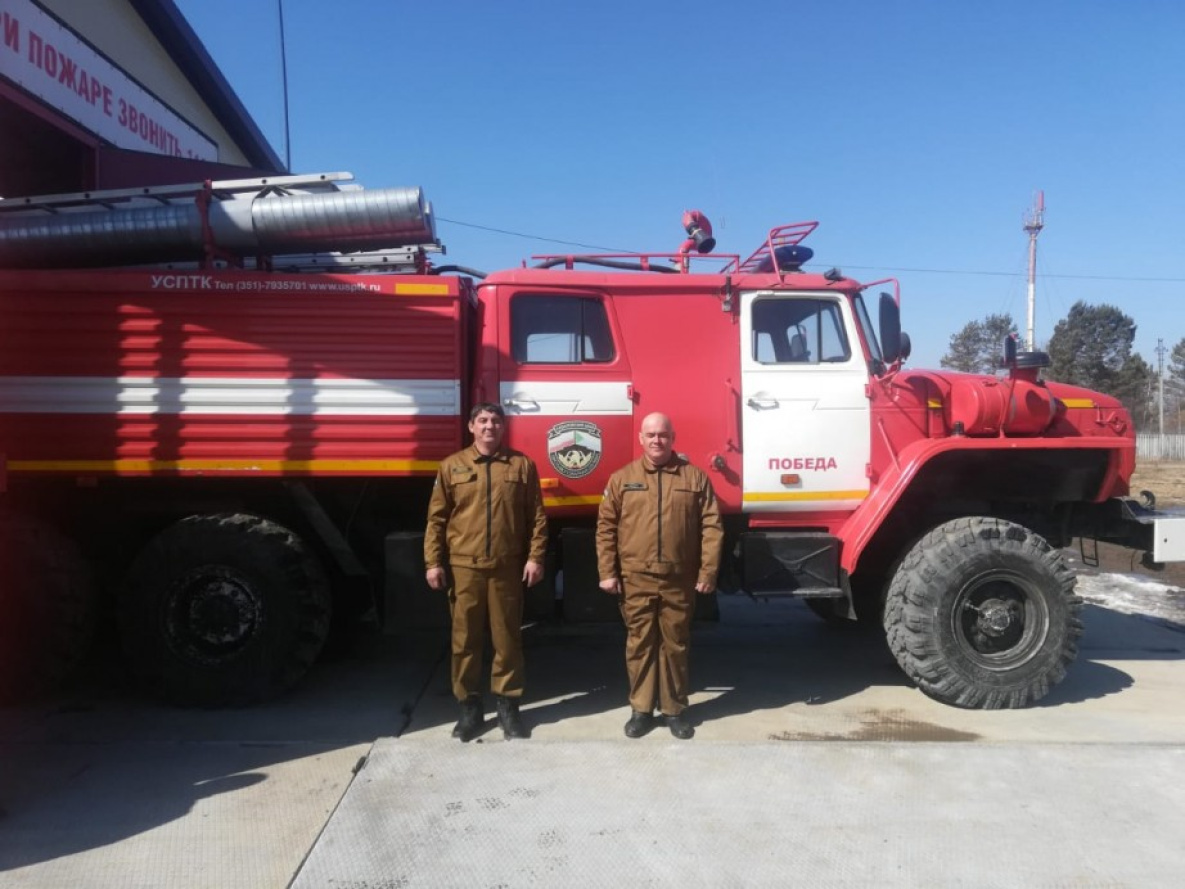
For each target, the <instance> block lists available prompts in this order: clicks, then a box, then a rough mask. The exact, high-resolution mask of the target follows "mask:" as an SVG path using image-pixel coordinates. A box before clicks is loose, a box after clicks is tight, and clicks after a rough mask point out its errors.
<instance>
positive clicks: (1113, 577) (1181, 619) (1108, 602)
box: [1075, 573, 1185, 627]
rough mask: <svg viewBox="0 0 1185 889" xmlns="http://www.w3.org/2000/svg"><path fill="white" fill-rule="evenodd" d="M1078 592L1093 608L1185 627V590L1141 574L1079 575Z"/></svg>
mask: <svg viewBox="0 0 1185 889" xmlns="http://www.w3.org/2000/svg"><path fill="white" fill-rule="evenodd" d="M1075 592H1076V593H1077V594H1078V595H1079V596H1081V597H1082V598H1083V599H1085V600H1086V601H1087V602H1090V603H1091V604H1092V605H1100V606H1102V607H1103V608H1110V609H1111V610H1113V611H1120V612H1123V613H1124V614H1143V615H1147V616H1149V617H1154V618H1158V619H1160V620H1164V621H1168V622H1169V623H1174V624H1178V625H1180V626H1182V627H1185V590H1182V589H1181V588H1180V587H1175V586H1171V585H1169V584H1164V583H1158V582H1157V581H1155V580H1151V579H1149V578H1147V577H1144V576H1142V575H1139V574H1083V573H1079V575H1078V586H1077V588H1076V589H1075Z"/></svg>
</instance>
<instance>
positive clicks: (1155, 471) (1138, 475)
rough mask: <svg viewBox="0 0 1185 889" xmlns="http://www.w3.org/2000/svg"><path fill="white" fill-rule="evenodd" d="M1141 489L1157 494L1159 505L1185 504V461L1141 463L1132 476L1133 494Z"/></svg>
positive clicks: (1136, 493)
mask: <svg viewBox="0 0 1185 889" xmlns="http://www.w3.org/2000/svg"><path fill="white" fill-rule="evenodd" d="M1140 491H1151V492H1152V493H1153V494H1155V495H1156V505H1157V506H1185V463H1170V462H1167V461H1166V462H1163V463H1161V462H1156V461H1152V460H1149V461H1146V462H1144V463H1140V464H1139V465H1137V466H1136V472H1135V475H1133V476H1132V494H1135V495H1136V496H1139V493H1140Z"/></svg>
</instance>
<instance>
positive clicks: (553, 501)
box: [543, 494, 601, 506]
mask: <svg viewBox="0 0 1185 889" xmlns="http://www.w3.org/2000/svg"><path fill="white" fill-rule="evenodd" d="M600 502H601V495H600V494H592V495H583V496H580V497H544V498H543V505H544V506H588V505H590V504H596V503H600Z"/></svg>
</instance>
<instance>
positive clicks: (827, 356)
mask: <svg viewBox="0 0 1185 889" xmlns="http://www.w3.org/2000/svg"><path fill="white" fill-rule="evenodd" d="M853 322H854V319H853V317H852V312H851V308H850V306H849V304H848V303H847V302H846V301H845V300H843V299H841V298H838V297H836V296H834V295H831V294H826V293H819V294H804V293H793V294H788V293H784V292H777V291H772V292H750V293H745V294H742V296H741V417H742V435H743V439H742V440H743V442H744V457H743V478H744V490H743V495H742V503H743V505H744V511H745V512H750V513H762V512H819V511H823V512H832V511H849V512H850V511H851V510H853V509H855V508H856V507H857V506H858V505H859V504H860V502H861V501H862V500H864V499H865V498H866V497H867V496H868V490H869V480H868V475H867V467H868V463H869V458H870V444H871V426H870V416H871V410H870V405H869V401H868V397H867V394H866V387H867V384H868V370H867V365H866V362H865V360H864V356H863V353H862V350H861V347H860V341H859V338H858V337H857V336H856V333H855V331H856V328H855V325H854V323H853Z"/></svg>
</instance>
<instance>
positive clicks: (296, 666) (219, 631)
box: [119, 514, 330, 706]
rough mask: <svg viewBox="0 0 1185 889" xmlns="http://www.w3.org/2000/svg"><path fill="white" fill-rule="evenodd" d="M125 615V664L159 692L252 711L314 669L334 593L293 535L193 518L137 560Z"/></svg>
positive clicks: (259, 523) (239, 517)
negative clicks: (253, 705) (250, 705)
mask: <svg viewBox="0 0 1185 889" xmlns="http://www.w3.org/2000/svg"><path fill="white" fill-rule="evenodd" d="M119 617H120V630H121V637H122V642H123V648H124V655H125V659H126V660H127V662H128V664H129V666H130V668H131V671H132V672H133V674H134V675H135V676H136V677H137V678H138V679H139V680H140V681H141V682H142V683H143V684H145V685H146V686H148V688H149V689H150V690H151V691H153V692H154V693H156V694H158V695H160V696H162V697H164V698H167V699H169V700H172V701H174V702H176V703H180V704H188V705H198V706H225V705H235V704H247V703H252V702H255V701H259V700H263V699H265V698H268V697H271V696H273V695H275V694H278V693H279V692H282V691H284V690H285V689H287V688H289V687H290V686H291V685H293V684H294V683H295V682H296V681H297V680H298V679H299V678H300V677H301V676H303V675H304V673H305V672H306V671H307V670H308V668H309V667H310V666H311V665H312V663H313V661H314V660H315V659H316V657H317V654H318V653H319V652H320V650H321V647H322V646H323V645H324V643H325V637H326V634H327V633H328V630H329V618H330V594H329V585H328V583H327V581H326V577H325V573H324V571H323V569H322V568H321V565H320V563H319V562H318V561H317V560H316V558H315V557H314V556H313V554H312V553H310V552H309V551H308V549H307V548H306V547H305V546H304V544H303V543H302V542H301V540H300V538H299V537H297V536H296V535H295V534H293V533H292V532H291V531H289V530H288V529H286V528H283V527H281V526H280V525H277V524H275V523H274V522H270V521H268V520H266V519H262V518H259V517H257V516H252V515H243V514H235V515H211V516H191V517H190V518H187V519H183V520H182V521H180V522H178V523H177V524H175V525H173V526H171V527H169V528H167V529H165V530H164V531H162V532H161V533H160V534H159V535H157V537H156V538H154V539H153V540H152V541H151V542H150V543H149V544H148V546H147V547H145V548H144V550H143V552H141V553H140V555H139V556H138V557H137V558H136V561H135V562H134V564H133V565H132V568H131V570H130V572H129V573H128V579H127V583H126V585H125V588H124V591H123V595H122V597H121V600H120V614H119Z"/></svg>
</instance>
